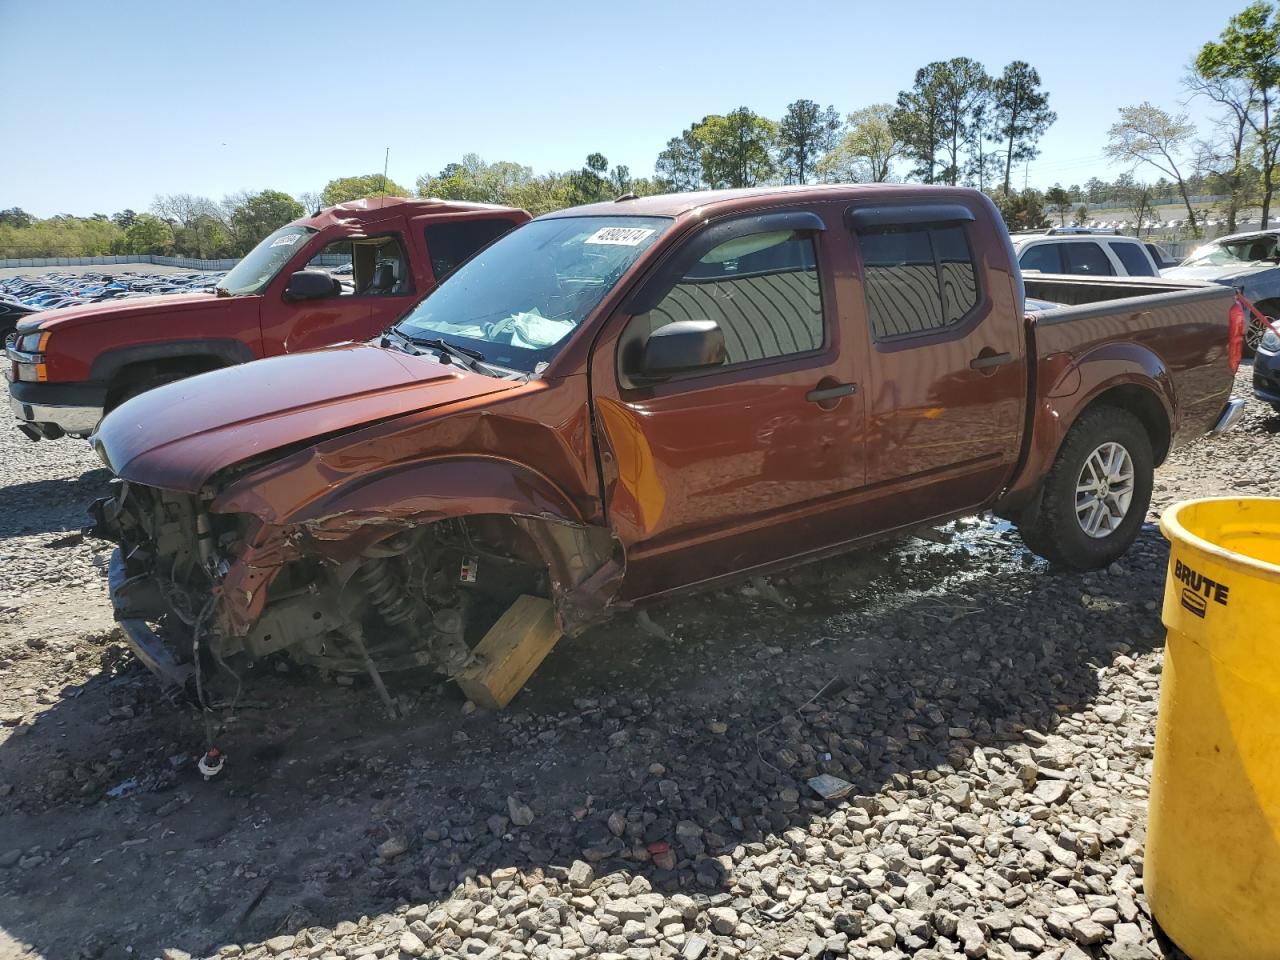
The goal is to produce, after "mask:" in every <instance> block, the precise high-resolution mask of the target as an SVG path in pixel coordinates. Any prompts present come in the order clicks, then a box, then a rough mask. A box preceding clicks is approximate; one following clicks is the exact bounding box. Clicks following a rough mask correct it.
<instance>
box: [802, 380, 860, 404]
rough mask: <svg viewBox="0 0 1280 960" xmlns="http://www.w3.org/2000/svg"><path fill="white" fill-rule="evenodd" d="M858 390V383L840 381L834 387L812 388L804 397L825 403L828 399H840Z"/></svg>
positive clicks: (811, 400)
mask: <svg viewBox="0 0 1280 960" xmlns="http://www.w3.org/2000/svg"><path fill="white" fill-rule="evenodd" d="M857 392H858V385H857V384H856V383H840V384H836V385H835V386H834V387H818V388H817V389H816V390H810V391H809V392H808V393H806V394H805V395H804V398H805V399H806V400H808V401H809V402H810V403H823V402H825V401H827V400H839V399H840V398H841V397H848V396H852V395H853V394H855V393H857Z"/></svg>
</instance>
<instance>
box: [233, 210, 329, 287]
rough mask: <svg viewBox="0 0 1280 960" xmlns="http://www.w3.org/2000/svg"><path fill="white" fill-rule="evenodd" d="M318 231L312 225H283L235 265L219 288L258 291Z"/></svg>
mask: <svg viewBox="0 0 1280 960" xmlns="http://www.w3.org/2000/svg"><path fill="white" fill-rule="evenodd" d="M315 232H316V230H315V229H313V228H312V227H298V226H288V227H281V228H280V229H279V230H277V231H276V232H275V233H273V234H271V235H270V236H268V237H266V238H264V239H263V241H262V242H261V243H259V244H258V245H257V246H256V247H254V248H253V249H252V250H250V251H249V253H248V255H247V256H245V258H244V259H243V260H241V261H240V262H239V263H237V264H236V265H235V266H234V267H232V268H231V272H230V273H228V274H227V275H226V276H225V277H223V278H222V282H221V283H220V284H218V289H219V290H225V291H226V292H227V293H230V294H242V293H257V292H258V291H259V290H261V289H262V288H263V287H265V286H266V285H267V284H268V283H270V282H271V281H272V279H273V278H274V277H275V275H276V274H277V273H279V272H280V270H281V269H282V268H283V267H284V265H285V264H286V263H288V262H289V259H290V258H291V257H292V256H293V255H294V254H295V253H297V252H298V248H299V245H305V244H306V242H307V238H308V237H310V236H311V234H313V233H315Z"/></svg>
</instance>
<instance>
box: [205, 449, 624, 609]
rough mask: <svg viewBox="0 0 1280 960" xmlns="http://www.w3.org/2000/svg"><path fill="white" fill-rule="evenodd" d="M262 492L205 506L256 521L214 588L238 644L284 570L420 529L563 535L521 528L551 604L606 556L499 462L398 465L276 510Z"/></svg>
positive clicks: (549, 500)
mask: <svg viewBox="0 0 1280 960" xmlns="http://www.w3.org/2000/svg"><path fill="white" fill-rule="evenodd" d="M270 487H274V488H275V491H276V492H278V491H279V484H278V483H276V482H274V481H271V480H269V481H268V483H267V485H265V486H264V485H263V484H261V483H254V482H251V478H245V480H242V481H241V482H239V483H238V484H236V485H233V486H232V487H231V488H229V489H228V490H227V491H225V492H224V493H223V494H222V495H221V496H220V497H218V498H217V499H216V500H215V501H214V502H213V504H212V509H213V510H214V511H215V512H218V513H248V514H252V515H254V516H256V517H257V518H258V519H259V520H260V523H259V524H258V525H257V527H256V530H255V531H254V533H253V535H252V537H251V540H250V542H249V543H248V544H247V547H246V549H245V550H244V551H243V552H242V553H241V554H240V556H239V557H238V558H237V561H236V563H235V564H233V565H232V567H231V568H230V569H229V570H228V571H227V574H226V576H225V577H224V578H223V581H222V584H221V586H220V592H221V596H222V599H223V604H222V610H221V613H222V620H223V624H224V626H225V627H226V628H228V629H230V630H232V631H233V632H235V633H237V634H243V633H245V632H247V631H248V629H249V628H250V627H252V625H253V623H254V622H255V621H256V620H257V618H258V617H259V616H260V615H261V613H262V608H263V606H264V604H265V601H266V593H267V589H266V588H267V587H268V586H269V585H270V582H271V581H272V580H273V579H274V578H275V575H276V574H277V573H278V572H279V570H280V569H281V568H282V567H283V566H284V565H285V564H286V563H288V562H289V561H291V560H295V559H299V558H301V557H306V556H313V557H323V558H325V559H327V560H330V561H333V562H335V563H341V562H344V561H347V560H350V559H352V558H353V557H357V556H359V555H360V554H361V553H363V552H364V551H365V550H367V549H368V548H369V547H370V546H371V545H373V544H375V543H377V542H379V541H381V540H383V539H385V538H387V537H388V536H391V535H392V534H394V533H396V532H397V531H399V530H403V529H407V528H411V527H417V526H421V525H422V524H426V523H433V522H437V521H441V520H448V519H455V518H463V517H468V516H494V515H497V516H510V517H513V518H519V519H521V520H522V521H528V520H535V521H545V522H546V523H544V524H539V525H537V526H538V527H545V526H547V525H556V526H563V527H565V528H566V531H565V535H560V536H556V535H550V534H544V533H542V532H540V531H539V530H538V529H536V528H530V527H529V525H528V524H525V529H526V532H528V533H529V534H530V537H531V539H532V540H533V541H534V543H535V544H536V546H537V548H538V551H539V553H540V554H541V555H542V557H543V560H544V561H545V562H546V563H547V567H548V569H549V571H550V574H551V579H552V585H553V589H554V591H555V593H556V595H557V598H559V597H561V596H563V595H565V594H566V593H567V592H568V591H570V590H572V589H573V588H574V587H576V586H578V585H579V584H580V583H582V582H583V581H584V580H586V578H587V577H589V576H590V575H591V574H592V573H595V572H596V571H597V570H599V568H600V566H601V565H602V564H603V563H604V561H605V560H606V559H607V556H608V554H609V552H610V551H609V550H607V549H601V548H600V547H599V546H596V547H595V548H594V549H593V546H592V544H593V543H594V544H597V545H598V544H601V543H603V542H607V541H608V537H607V531H605V530H604V529H603V528H600V527H596V526H594V525H590V524H588V523H587V522H586V521H585V520H584V519H583V517H582V515H581V513H580V512H579V510H578V509H577V507H576V506H575V505H574V503H573V501H572V500H571V499H570V498H569V497H568V496H567V495H566V494H565V493H564V492H563V491H562V490H561V489H559V488H558V487H557V486H556V485H555V484H554V483H553V482H552V481H551V480H550V479H548V478H547V477H545V476H543V475H541V474H539V473H538V472H536V471H534V470H532V469H530V468H528V467H527V466H524V465H522V464H520V463H517V462H515V461H511V460H506V459H502V458H499V457H485V456H455V457H441V458H434V459H431V460H426V461H419V462H410V463H402V464H397V465H394V466H391V467H388V468H387V469H385V470H382V471H379V472H377V473H372V474H368V475H360V476H356V477H352V478H350V479H349V480H348V481H347V482H345V483H341V484H339V485H335V486H333V487H331V488H328V489H325V490H324V491H323V493H322V494H321V495H319V496H316V497H313V498H310V499H305V500H304V501H303V502H301V503H299V504H297V505H295V506H293V507H292V508H287V509H284V510H278V509H273V508H272V505H271V503H270V502H269V501H268V499H267V496H266V494H267V493H268V490H269V488H270ZM295 489H296V488H295ZM571 530H576V531H578V533H577V534H570V531H571ZM593 533H594V534H595V536H591V534H593ZM584 535H585V536H584ZM602 605H603V604H602ZM588 606H592V605H588ZM574 609H578V608H577V607H576V606H575V608H574ZM578 619H579V617H578V616H570V617H568V618H566V620H568V621H571V622H566V623H564V624H563V626H565V628H566V629H572V628H573V627H574V626H575V625H576V621H577V620H578ZM592 619H595V617H593V618H592Z"/></svg>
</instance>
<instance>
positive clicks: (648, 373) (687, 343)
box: [639, 320, 726, 380]
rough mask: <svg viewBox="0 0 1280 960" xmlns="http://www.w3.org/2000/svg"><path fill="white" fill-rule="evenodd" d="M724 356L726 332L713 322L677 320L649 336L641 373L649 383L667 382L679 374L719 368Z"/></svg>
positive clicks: (643, 354) (645, 344)
mask: <svg viewBox="0 0 1280 960" xmlns="http://www.w3.org/2000/svg"><path fill="white" fill-rule="evenodd" d="M725 357H726V353H725V348H724V331H722V330H721V329H720V327H719V326H717V325H716V322H715V321H714V320H677V321H676V322H675V323H668V324H667V325H666V326H664V327H659V328H658V329H657V330H655V331H653V333H651V334H649V339H648V340H646V341H645V342H644V351H643V353H642V354H641V356H640V371H639V372H640V376H641V377H643V378H644V379H646V380H664V379H666V378H667V377H670V376H673V375H674V374H677V373H686V372H688V371H690V370H700V369H703V368H704V367H718V366H720V365H721V364H723V363H724V361H725Z"/></svg>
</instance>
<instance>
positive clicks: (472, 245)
mask: <svg viewBox="0 0 1280 960" xmlns="http://www.w3.org/2000/svg"><path fill="white" fill-rule="evenodd" d="M514 226H515V224H514V223H512V222H511V221H510V220H463V221H461V222H460V223H437V224H432V225H431V226H429V227H427V228H426V230H425V231H424V233H425V236H426V241H427V254H428V256H430V257H431V272H432V273H433V274H434V275H435V278H436V280H443V279H444V278H445V275H446V274H449V273H452V272H453V270H454V268H456V267H457V266H458V264H460V263H462V261H464V260H466V259H467V258H468V257H469V256H471V255H472V254H473V253H475V252H476V251H477V250H479V249H480V248H481V247H487V246H488V245H489V244H490V243H492V242H493V241H494V240H497V239H498V238H499V237H500V236H502V235H503V234H504V233H506V232H507V231H508V230H510V229H511V228H512V227H514Z"/></svg>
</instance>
